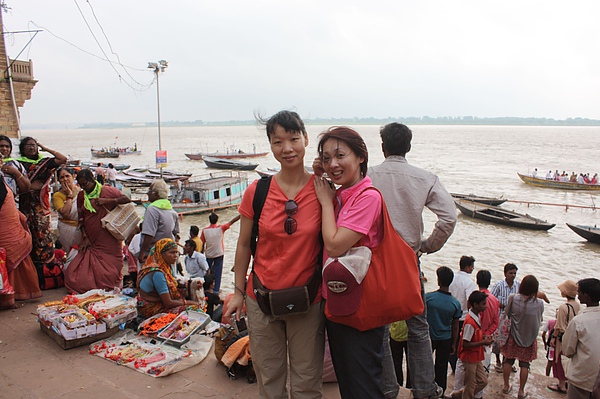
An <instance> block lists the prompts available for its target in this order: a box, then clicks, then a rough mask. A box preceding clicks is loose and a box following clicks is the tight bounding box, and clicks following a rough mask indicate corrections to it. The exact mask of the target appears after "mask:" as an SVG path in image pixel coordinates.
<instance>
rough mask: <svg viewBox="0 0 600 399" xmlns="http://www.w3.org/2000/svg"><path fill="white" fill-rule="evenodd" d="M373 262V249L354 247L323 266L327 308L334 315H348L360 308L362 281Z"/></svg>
mask: <svg viewBox="0 0 600 399" xmlns="http://www.w3.org/2000/svg"><path fill="white" fill-rule="evenodd" d="M370 264H371V250H370V249H369V248H367V247H353V248H350V249H349V250H348V252H346V253H345V254H344V255H342V256H340V257H337V258H329V259H327V261H326V262H325V266H324V267H323V281H324V282H325V286H326V287H327V310H328V311H329V313H330V314H331V315H333V316H348V315H350V314H352V313H354V312H356V311H357V310H358V308H359V307H360V300H361V298H362V292H363V287H362V282H363V279H364V278H365V276H366V274H367V271H368V270H369V265H370Z"/></svg>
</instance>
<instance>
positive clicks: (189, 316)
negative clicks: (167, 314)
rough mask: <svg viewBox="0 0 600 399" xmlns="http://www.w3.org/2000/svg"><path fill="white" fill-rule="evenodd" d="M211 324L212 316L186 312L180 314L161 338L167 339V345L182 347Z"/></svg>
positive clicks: (160, 335)
mask: <svg viewBox="0 0 600 399" xmlns="http://www.w3.org/2000/svg"><path fill="white" fill-rule="evenodd" d="M208 323H210V316H209V315H207V314H206V313H204V312H198V311H192V310H190V311H185V312H182V313H180V314H179V316H177V318H175V320H173V321H172V322H171V323H170V324H169V325H168V326H167V327H166V328H165V329H164V330H163V331H162V332H160V333H159V334H158V337H159V338H162V339H165V341H166V342H167V343H170V344H173V345H176V346H181V345H182V344H184V343H186V342H187V341H188V340H189V338H190V336H191V335H192V334H194V333H195V332H196V331H198V329H200V328H202V327H205V326H206V325H207V324H208Z"/></svg>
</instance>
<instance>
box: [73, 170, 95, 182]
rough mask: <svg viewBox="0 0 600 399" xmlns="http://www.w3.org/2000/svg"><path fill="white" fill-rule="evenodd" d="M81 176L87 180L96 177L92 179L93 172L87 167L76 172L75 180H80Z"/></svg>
mask: <svg viewBox="0 0 600 399" xmlns="http://www.w3.org/2000/svg"><path fill="white" fill-rule="evenodd" d="M81 178H83V179H85V180H89V181H96V179H94V174H93V173H92V171H91V170H89V169H81V170H80V171H79V172H77V180H80V179H81Z"/></svg>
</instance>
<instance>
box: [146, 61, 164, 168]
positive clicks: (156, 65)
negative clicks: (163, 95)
mask: <svg viewBox="0 0 600 399" xmlns="http://www.w3.org/2000/svg"><path fill="white" fill-rule="evenodd" d="M168 66H169V63H168V62H167V61H165V60H160V61H158V62H149V63H148V68H150V69H152V70H153V72H154V73H155V74H156V105H157V111H158V150H159V151H162V139H161V135H160V85H159V79H158V76H159V72H164V71H165V69H167V67H168ZM160 178H161V179H162V178H163V168H162V166H161V167H160Z"/></svg>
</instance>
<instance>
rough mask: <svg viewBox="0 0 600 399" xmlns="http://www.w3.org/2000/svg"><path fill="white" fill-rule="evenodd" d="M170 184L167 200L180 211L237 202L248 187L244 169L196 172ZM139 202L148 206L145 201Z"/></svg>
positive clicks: (186, 212)
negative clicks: (199, 174)
mask: <svg viewBox="0 0 600 399" xmlns="http://www.w3.org/2000/svg"><path fill="white" fill-rule="evenodd" d="M182 183H183V184H182V185H181V186H179V185H173V186H171V204H172V205H173V209H174V210H175V211H176V212H177V213H179V214H181V215H191V214H196V213H203V212H210V211H215V210H219V209H224V208H229V207H233V206H237V204H239V203H240V202H241V200H242V196H243V194H244V191H245V190H246V188H248V175H247V174H246V173H244V172H234V171H223V172H215V173H210V174H208V175H204V176H198V177H195V178H193V179H189V180H186V181H183V182H182ZM142 205H144V206H145V207H148V205H149V202H148V201H143V202H142Z"/></svg>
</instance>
